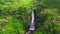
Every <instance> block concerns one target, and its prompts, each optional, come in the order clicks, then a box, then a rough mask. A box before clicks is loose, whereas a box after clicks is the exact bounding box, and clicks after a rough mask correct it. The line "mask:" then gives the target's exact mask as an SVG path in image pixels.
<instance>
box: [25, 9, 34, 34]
mask: <svg viewBox="0 0 60 34" xmlns="http://www.w3.org/2000/svg"><path fill="white" fill-rule="evenodd" d="M34 30H35V23H34V11H33V10H32V21H31V23H30V27H29V29H28V31H27V32H26V34H31V33H32V32H31V31H34Z"/></svg>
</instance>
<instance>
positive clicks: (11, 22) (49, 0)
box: [0, 0, 60, 34]
mask: <svg viewBox="0 0 60 34" xmlns="http://www.w3.org/2000/svg"><path fill="white" fill-rule="evenodd" d="M35 1H36V0H18V1H17V0H0V34H24V33H25V31H26V28H27V27H28V25H29V24H30V21H31V10H32V8H33V7H34V3H35ZM59 3H60V0H39V3H38V6H37V8H36V13H37V19H36V23H37V29H36V30H35V32H34V34H60V4H59ZM28 11H30V12H28Z"/></svg>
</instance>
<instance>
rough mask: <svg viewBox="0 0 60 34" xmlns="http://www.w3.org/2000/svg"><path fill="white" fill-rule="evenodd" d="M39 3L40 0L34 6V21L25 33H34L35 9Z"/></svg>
mask: <svg viewBox="0 0 60 34" xmlns="http://www.w3.org/2000/svg"><path fill="white" fill-rule="evenodd" d="M38 3H39V0H36V2H35V4H34V7H33V8H32V21H31V23H30V25H29V28H28V31H27V32H26V33H25V34H33V32H34V30H35V28H36V27H35V17H36V16H35V15H36V14H35V10H36V9H37V5H38Z"/></svg>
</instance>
